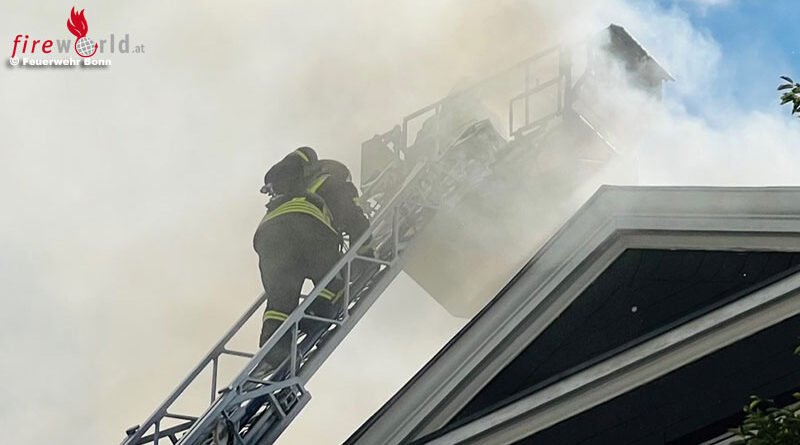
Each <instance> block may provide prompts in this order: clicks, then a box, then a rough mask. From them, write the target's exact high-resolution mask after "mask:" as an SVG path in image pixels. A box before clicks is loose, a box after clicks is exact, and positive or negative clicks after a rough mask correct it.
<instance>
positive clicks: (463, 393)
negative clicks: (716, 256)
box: [348, 187, 800, 443]
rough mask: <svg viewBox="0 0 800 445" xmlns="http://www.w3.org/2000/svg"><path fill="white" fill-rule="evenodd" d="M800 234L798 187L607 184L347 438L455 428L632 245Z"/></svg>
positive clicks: (700, 244) (783, 244)
mask: <svg viewBox="0 0 800 445" xmlns="http://www.w3.org/2000/svg"><path fill="white" fill-rule="evenodd" d="M798 233H800V189H796V188H705V187H704V188H696V187H603V188H601V189H600V190H599V191H598V192H597V193H596V194H595V196H594V197H593V198H592V199H590V200H589V202H588V203H587V204H586V205H584V207H583V208H582V209H581V210H580V211H579V212H578V213H577V214H576V215H575V216H574V217H573V218H572V219H571V220H570V221H569V222H568V223H567V224H566V225H565V226H564V227H563V228H562V229H561V230H560V231H559V232H558V233H557V234H556V235H555V236H554V237H553V238H552V239H551V240H550V241H549V242H548V243H547V244H546V245H545V246H544V247H543V248H542V249H541V250H540V251H539V252H538V253H537V255H536V256H535V257H534V258H533V259H532V260H531V261H530V262H529V263H528V264H527V265H526V266H525V267H524V268H523V269H522V270H521V271H520V272H519V273H518V274H517V275H516V276H515V278H514V279H513V280H512V281H511V282H510V283H509V284H508V285H507V286H506V287H505V288H504V289H503V291H502V292H501V293H500V294H498V296H497V297H495V299H493V300H492V302H491V303H490V304H489V305H487V306H486V307H485V308H484V310H483V311H481V313H480V314H479V315H478V316H476V317H475V318H474V319H473V320H472V321H471V322H470V323H469V324H468V325H467V326H466V327H465V328H464V329H463V330H462V331H461V332H460V333H459V334H458V335H457V336H456V337H455V338H454V339H453V340H451V342H450V343H448V345H446V346H445V348H444V349H443V350H442V351H440V353H439V354H437V356H436V357H434V359H433V360H431V362H429V363H428V365H426V366H425V368H423V369H422V370H421V371H420V372H419V373H418V374H417V375H416V376H415V377H414V378H413V379H412V380H411V381H410V382H409V383H408V384H407V385H406V386H405V387H404V388H403V389H401V391H400V392H398V393H397V394H396V395H395V396H394V397H393V398H392V400H390V401H389V402H388V403H387V404H386V405H385V406H384V407H383V408H382V409H381V410H380V411H379V412H378V413H376V415H374V416H373V417H372V418H371V419H370V420H369V421H368V422H367V423H366V424H365V425H364V426H362V428H360V429H359V431H357V432H356V433H355V434H354V435H353V436H352V437H351V438H350V440H349V441H348V443H401V442H405V441H409V440H413V439H414V438H418V437H422V436H425V435H427V434H429V433H431V432H433V431H436V430H438V429H439V428H441V427H442V426H444V425H446V424H447V423H448V422H450V421H451V420H452V419H453V418H454V417H455V416H456V415H457V413H458V412H459V411H461V410H462V409H463V408H464V407H465V406H467V404H468V403H469V401H470V400H472V399H473V398H474V397H475V395H476V394H478V393H479V392H480V391H481V389H482V388H484V387H485V386H486V385H487V384H488V383H489V382H491V381H492V379H493V378H494V377H495V376H497V375H498V374H499V373H500V372H501V371H502V370H503V369H504V368H505V367H506V366H507V365H508V364H509V363H512V362H513V360H514V358H515V357H517V356H518V355H519V354H520V352H522V351H523V350H525V348H526V347H528V346H529V345H530V344H531V342H532V341H533V340H534V339H536V338H539V336H540V335H542V333H543V332H544V331H545V330H546V329H547V328H548V327H549V326H551V325H552V324H553V323H554V322H555V321H556V320H557V319H558V318H559V315H560V314H561V313H562V312H564V310H565V309H566V308H568V307H569V306H570V305H571V304H572V302H573V301H575V299H576V298H577V297H578V296H579V295H580V294H581V293H583V292H584V291H585V290H586V289H587V288H588V287H589V286H590V285H591V284H592V283H593V282H594V281H595V279H596V278H597V277H599V276H600V275H601V274H602V272H603V271H604V270H606V269H607V268H608V266H609V265H611V264H612V263H613V262H614V261H615V260H616V259H617V258H618V257H620V256H621V255H622V254H623V252H625V251H627V250H630V249H690V250H703V251H709V250H719V251H782V252H799V251H800V240H799V239H798V236H797V234H798ZM792 283H794V282H792ZM793 286H794V284H793ZM787 316H788V315H787ZM714 320H715V319H714V318H713V317H712V318H711V319H710V321H709V319H706V318H703V319H701V320H699V321H698V323H700V322H702V323H712V324H713V323H714ZM687 329H688V328H687ZM692 332H694V331H687V333H686V334H687V335H690V334H691V335H693V334H692ZM648 347H650V348H652V345H651V344H647V345H644V346H643V348H644V349H641V348H640V351H639V352H640V353H641V351H642V350H643V351H648V349H647V348H648ZM634 352H635V351H634ZM620 359H621V358H620ZM578 377H581V376H578ZM578 377H576V378H578ZM581 378H584V377H581ZM573 380H574V379H573ZM566 383H569V382H565V383H564V384H566ZM560 385H561V383H560ZM559 387H561V386H559ZM557 389H558V388H554V389H552V391H556V390H557ZM545 396H546V395H542V396H541V397H545Z"/></svg>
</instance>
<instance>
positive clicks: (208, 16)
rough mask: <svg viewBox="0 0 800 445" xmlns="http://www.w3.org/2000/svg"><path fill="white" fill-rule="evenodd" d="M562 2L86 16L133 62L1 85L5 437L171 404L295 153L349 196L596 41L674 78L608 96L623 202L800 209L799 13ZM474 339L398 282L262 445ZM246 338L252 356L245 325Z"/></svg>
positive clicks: (105, 6)
mask: <svg viewBox="0 0 800 445" xmlns="http://www.w3.org/2000/svg"><path fill="white" fill-rule="evenodd" d="M566 3H567V2H562V1H558V0H547V1H544V0H541V1H538V0H537V1H534V0H499V1H496V2H469V1H463V0H409V1H405V2H375V1H372V0H351V1H332V0H311V1H308V2H294V1H289V0H274V1H258V2H255V1H253V2H245V1H240V2H229V3H224V4H222V3H219V2H210V1H205V0H200V1H197V2H192V3H191V4H188V3H186V4H179V3H175V2H172V3H165V2H158V1H155V0H140V1H137V2H135V3H132V2H121V3H109V2H100V1H97V0H87V1H84V2H81V3H80V4H76V5H75V6H77V7H78V8H85V9H86V18H87V20H88V23H89V36H90V37H93V38H94V39H95V40H99V39H103V38H107V37H106V36H107V35H108V34H110V33H115V34H116V35H117V36H121V35H124V34H129V35H130V41H131V44H132V45H135V44H143V45H144V48H145V51H144V53H140V54H114V55H113V56H109V57H110V58H111V60H112V66H110V67H106V68H92V69H89V68H74V69H72V68H32V67H20V66H16V67H12V66H10V65H9V64H6V63H4V64H3V66H2V67H0V98H2V100H1V101H0V129H2V130H3V134H4V141H3V142H2V144H0V202H2V203H3V208H2V210H0V302H2V307H3V310H2V311H0V354H2V356H3V360H2V363H1V364H0V382H2V384H0V401H2V402H3V403H1V404H0V426H1V427H2V428H3V431H4V438H5V439H6V440H7V441H8V442H10V443H21V444H38V443H45V442H50V441H52V437H53V436H54V434H59V435H60V437H59V439H60V440H59V441H58V442H59V443H63V444H65V445H72V444H79V443H80V444H85V443H118V442H120V441H121V439H122V435H123V431H124V430H125V429H126V428H127V427H129V426H131V425H133V424H136V423H138V422H140V421H141V420H143V419H144V418H145V417H146V416H147V415H148V414H149V413H150V412H151V411H152V410H153V409H154V408H155V407H156V406H157V404H158V403H160V402H161V401H162V400H163V399H164V397H166V395H167V394H168V392H169V391H170V390H171V389H172V388H173V387H174V386H175V385H176V384H177V383H178V382H179V381H180V380H181V379H182V378H183V377H184V375H185V374H186V373H187V372H188V370H189V368H190V367H192V366H193V365H194V364H195V363H196V361H197V360H198V359H199V358H200V357H202V356H203V355H204V354H205V353H206V352H207V350H208V348H209V346H210V345H211V344H212V343H213V342H215V341H216V340H217V339H218V338H219V337H220V335H221V334H222V333H223V332H224V331H225V330H226V329H227V327H228V326H229V325H230V324H231V323H232V322H233V320H235V319H236V318H237V317H238V315H239V314H240V313H241V311H242V310H243V309H244V308H246V307H247V306H248V305H249V304H250V303H251V302H252V301H253V299H255V298H256V296H257V295H258V294H259V292H260V291H261V289H260V280H259V277H258V271H257V262H256V256H255V253H254V252H253V249H252V234H253V231H254V230H255V227H256V225H257V223H258V221H260V219H261V217H262V216H263V212H264V200H263V197H262V196H261V195H260V194H259V193H258V189H259V188H260V186H261V180H262V178H263V173H264V171H265V170H266V168H267V167H268V166H269V165H271V164H272V163H274V162H276V161H277V160H279V159H280V158H281V157H283V156H284V155H285V153H286V152H288V151H289V150H291V149H293V148H294V147H296V146H299V145H311V146H314V147H316V148H317V150H318V151H319V152H320V154H321V155H322V156H323V157H333V158H337V159H340V160H342V161H343V162H345V163H346V164H347V165H349V166H350V167H351V169H352V170H353V172H354V176H356V178H358V176H359V158H360V144H361V142H362V141H364V140H365V139H368V138H370V137H371V136H372V135H374V134H376V133H381V132H384V131H386V130H388V129H390V128H391V127H392V126H393V125H395V124H396V123H398V122H399V120H400V119H401V118H402V117H403V116H405V115H407V114H409V113H411V112H413V111H414V110H416V109H419V108H421V107H423V106H425V105H427V104H429V103H431V102H434V101H435V100H437V99H439V98H441V97H443V96H444V95H446V94H447V93H448V92H449V91H451V90H452V88H453V86H454V85H463V84H464V82H469V81H471V80H476V79H480V78H482V77H484V76H487V75H490V74H492V73H495V72H497V71H499V70H501V69H503V68H505V67H508V66H511V65H513V64H514V63H515V62H517V61H518V60H520V59H522V58H524V57H526V56H528V55H531V54H534V53H536V52H537V51H539V50H541V49H542V48H546V47H549V46H551V45H554V44H557V43H559V42H563V41H574V40H575V39H579V38H582V37H585V36H586V35H587V34H591V33H594V32H596V31H597V30H599V29H601V28H603V27H605V26H608V24H610V23H617V24H620V25H623V26H625V27H626V29H628V30H629V31H630V33H631V34H632V35H633V36H634V37H636V39H637V40H638V41H639V42H641V43H642V44H643V45H644V46H645V47H646V48H647V49H648V51H649V52H650V53H651V54H652V55H653V56H654V57H655V58H656V59H657V60H658V61H659V62H660V63H661V64H662V65H664V66H665V67H666V68H667V69H668V70H669V71H670V73H672V75H673V76H674V77H675V79H676V81H675V82H674V83H672V84H670V85H668V87H667V90H666V94H665V97H664V100H663V102H661V103H653V102H652V101H650V100H648V99H647V98H643V97H641V95H639V94H637V93H636V92H635V91H628V90H623V91H617V93H618V94H617V95H616V96H615V97H616V99H617V101H616V103H615V105H616V107H617V108H616V113H615V114H614V117H613V122H610V123H611V124H613V126H614V128H616V129H618V130H619V129H622V133H624V134H618V136H619V137H620V138H621V139H624V140H626V141H627V147H626V150H627V152H629V153H632V154H635V156H633V157H634V158H635V159H636V165H635V167H634V168H635V173H636V176H638V178H639V179H638V181H639V183H641V184H650V185H697V184H702V185H800V179H798V178H797V174H796V172H797V171H798V169H800V153H798V147H800V121H798V119H795V118H791V117H790V116H789V113H788V110H787V109H786V108H781V107H779V106H778V104H777V97H778V94H777V91H775V88H776V86H777V84H778V83H779V79H778V76H780V75H783V74H788V75H793V76H794V77H800V62H798V60H800V57H798V54H797V51H798V42H800V31H798V30H797V29H796V27H795V29H793V28H792V24H796V23H797V22H798V4H797V1H794V2H791V1H771V2H762V4H769V5H770V7H769V8H766V7H760V6H759V3H758V2H755V1H737V0H729V1H720V0H716V1H714V0H705V1H699V0H698V1H689V0H683V1H676V2H663V1H633V0H630V1H626V0H603V1H597V0H577V1H575V2H569V4H566ZM72 6H73V5H72V4H67V3H64V2H61V1H56V0H35V1H29V2H24V3H21V4H11V3H8V2H6V3H4V4H3V6H0V10H2V12H3V17H4V18H5V20H4V21H3V23H1V24H0V42H5V43H4V44H0V48H6V50H7V51H8V53H7V54H6V56H9V55H10V52H11V50H12V45H13V43H12V42H13V39H14V37H15V36H16V35H18V34H26V35H30V36H33V37H34V38H42V39H47V38H53V39H62V38H71V36H70V35H69V34H68V32H67V30H66V26H65V22H66V19H67V17H68V13H69V9H70V8H71V7H72ZM781 23H784V24H785V26H780V24H781ZM6 56H4V57H6ZM621 145H624V144H621ZM590 188H591V187H587V188H586V189H587V190H582V191H581V193H579V194H576V196H575V198H574V201H575V203H579V202H581V200H583V199H585V198H586V197H587V196H588V195H590V194H591V191H592V190H590ZM568 207H570V206H565V208H564V209H561V210H560V211H559V212H555V211H553V212H552V213H550V214H548V215H549V216H551V218H550V219H551V220H552V221H559V220H563V219H564V218H566V217H568V216H569V211H568V210H567V208H568ZM540 211H541V212H545V211H548V210H547V209H543V210H542V209H540ZM498 223H499V224H500V223H510V222H501V221H499V222H498ZM512 225H513V224H512ZM503 227H505V228H506V229H508V227H509V225H503ZM551 229H552V227H549V228H548V229H547V230H551ZM543 230H544V229H543ZM528 235H531V236H533V235H538V236H540V235H541V234H526V233H520V236H528ZM533 237H534V238H535V237H537V236H533ZM526 240H527V238H525V239H522V241H523V242H521V244H524V241H526ZM487 263H491V262H487ZM503 273H505V274H513V270H507V271H503ZM500 281H502V280H500ZM492 295H493V291H487V295H486V298H489V297H491V296H492ZM464 323H465V320H464V319H461V318H455V317H453V316H451V315H450V314H448V313H447V312H446V311H445V310H444V309H443V308H442V307H441V306H439V304H438V303H436V301H434V300H433V299H432V298H431V297H430V296H429V295H427V294H426V293H425V291H423V290H422V289H421V288H420V287H419V286H418V285H417V284H416V283H414V281H413V280H412V279H410V278H409V277H408V276H407V275H401V276H400V277H398V279H397V281H396V282H395V283H393V284H392V286H391V287H390V288H389V289H387V291H386V292H385V293H384V295H382V296H381V298H380V300H379V301H378V302H377V303H376V304H375V306H374V307H373V308H372V309H371V310H370V312H369V313H368V314H367V315H366V316H365V317H364V319H363V320H362V321H361V323H360V324H359V325H358V326H357V327H356V328H355V329H354V330H353V331H352V333H351V334H350V336H349V337H348V339H347V340H346V341H345V342H344V343H343V344H342V345H341V346H340V347H339V349H338V350H337V351H336V352H335V353H334V354H333V355H332V356H331V358H330V359H329V360H328V362H326V364H325V365H324V366H323V368H322V369H321V370H320V371H319V373H318V374H317V375H316V376H315V377H314V379H313V380H312V381H311V382H310V384H309V388H310V390H311V392H312V394H313V396H314V398H313V399H312V401H311V403H310V404H309V405H308V406H307V407H306V408H305V410H304V411H303V413H302V414H301V415H300V417H299V418H298V419H297V420H296V421H295V422H294V423H293V424H292V426H291V427H290V428H289V430H287V432H286V434H285V435H284V436H283V437H282V438H281V440H280V441H279V442H278V443H279V444H281V445H292V444H305V443H340V442H341V441H342V440H344V439H345V438H346V437H348V436H349V434H350V433H352V432H353V431H354V430H355V429H356V428H357V427H358V426H359V425H360V424H361V423H362V422H363V421H364V420H365V419H366V418H367V417H368V416H369V415H370V414H372V413H373V412H374V411H375V410H377V409H378V408H379V407H380V406H381V405H382V404H383V402H385V401H386V400H387V399H388V398H389V397H390V396H391V395H392V394H393V393H394V392H395V391H396V390H397V389H398V388H400V387H401V386H402V385H403V384H404V383H405V382H406V381H407V380H408V379H409V378H410V377H411V376H412V375H413V374H414V373H415V372H416V371H417V370H418V369H419V368H420V367H421V366H422V365H423V364H424V363H425V362H426V361H427V360H428V359H429V358H430V357H432V356H433V354H434V353H435V352H436V351H437V350H438V349H439V348H441V347H442V346H443V345H444V344H445V343H446V341H447V340H448V339H449V338H451V337H452V335H453V334H454V333H456V332H457V331H458V329H459V328H460V327H461V326H462V325H463V324H464ZM243 335H244V336H243V338H242V339H240V341H239V343H237V345H238V346H241V347H242V348H250V347H253V346H255V342H256V341H257V337H258V326H249V327H248V328H247V329H246V332H244V333H243ZM226 366H227V365H226ZM236 366H237V364H236V363H233V364H231V365H230V366H228V368H229V369H227V370H228V371H229V372H231V373H232V372H235V371H236V369H235V367H236ZM228 375H230V374H228ZM203 394H205V392H204V393H203Z"/></svg>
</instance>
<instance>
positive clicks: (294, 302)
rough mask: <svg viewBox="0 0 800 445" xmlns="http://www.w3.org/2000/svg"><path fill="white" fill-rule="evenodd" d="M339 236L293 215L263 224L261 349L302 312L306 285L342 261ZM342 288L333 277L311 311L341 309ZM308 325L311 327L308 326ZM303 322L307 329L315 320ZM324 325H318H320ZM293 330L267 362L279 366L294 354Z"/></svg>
mask: <svg viewBox="0 0 800 445" xmlns="http://www.w3.org/2000/svg"><path fill="white" fill-rule="evenodd" d="M340 241H341V239H340V237H339V236H338V235H337V234H336V233H334V232H333V231H332V230H331V229H330V227H328V226H326V225H325V224H323V223H322V222H320V221H318V220H317V219H315V218H314V217H313V216H309V215H306V214H302V213H288V214H285V215H281V216H278V217H276V218H274V219H272V220H269V221H266V222H264V223H262V224H261V226H259V228H258V230H257V231H256V235H255V238H254V240H253V244H254V247H255V249H256V252H257V253H258V257H259V268H260V270H261V281H262V283H263V285H264V291H265V292H266V296H267V309H266V311H265V312H264V318H263V326H262V328H261V339H260V342H259V345H260V346H263V345H264V343H266V342H267V340H269V338H270V336H271V335H272V333H273V332H275V331H276V330H277V329H278V327H279V326H280V325H281V323H283V321H284V320H286V318H287V317H288V316H289V315H290V314H291V313H292V311H293V310H294V309H295V308H297V306H298V304H299V300H300V292H301V289H302V287H303V282H304V281H305V280H306V279H310V280H311V281H312V282H314V284H315V285H316V283H318V282H319V281H320V280H321V279H322V278H324V277H325V275H326V274H327V273H328V272H329V271H330V270H331V268H332V267H333V266H334V265H335V264H336V262H337V261H338V260H339V258H340V257H341V254H340V249H339V247H340ZM342 288H343V282H342V280H341V279H340V278H338V277H337V278H334V279H333V280H332V281H331V282H330V283H329V284H328V285H327V286H326V289H325V290H324V291H323V292H322V293H321V294H320V295H319V297H318V298H317V299H316V301H315V302H314V303H313V304H312V305H311V307H310V308H309V310H308V311H307V312H308V313H309V314H312V315H316V316H319V317H325V318H331V317H333V316H334V315H335V314H336V312H337V311H338V307H339V306H338V303H340V299H339V296H340V295H341V291H342ZM304 323H306V324H304ZM304 323H301V324H300V329H301V330H305V329H307V328H309V327H310V325H313V324H314V323H315V322H313V321H307V322H304ZM317 325H319V323H317ZM290 341H291V330H290V331H289V332H287V335H286V336H284V337H283V338H282V339H281V341H280V342H279V343H278V347H277V348H275V349H273V351H274V352H273V353H271V354H268V355H267V358H266V362H267V363H268V364H269V365H272V366H273V367H274V366H277V365H279V364H280V362H281V361H282V360H283V359H284V358H286V357H287V355H288V353H289V350H290Z"/></svg>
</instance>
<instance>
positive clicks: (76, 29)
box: [67, 6, 99, 57]
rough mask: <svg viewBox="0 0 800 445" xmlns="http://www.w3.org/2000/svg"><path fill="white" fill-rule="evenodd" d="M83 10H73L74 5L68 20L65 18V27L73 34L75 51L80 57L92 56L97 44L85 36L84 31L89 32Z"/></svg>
mask: <svg viewBox="0 0 800 445" xmlns="http://www.w3.org/2000/svg"><path fill="white" fill-rule="evenodd" d="M83 11H85V9H81V12H75V7H74V6H73V7H72V11H70V13H69V16H70V17H69V20H67V29H69V32H71V33H72V34H73V35H74V36H75V52H76V53H78V55H79V56H81V57H92V56H93V55H94V53H96V52H97V47H98V46H99V45H98V44H97V43H94V42H93V41H92V39H90V38H88V37H86V33H87V32H89V24H88V23H86V17H84V16H83Z"/></svg>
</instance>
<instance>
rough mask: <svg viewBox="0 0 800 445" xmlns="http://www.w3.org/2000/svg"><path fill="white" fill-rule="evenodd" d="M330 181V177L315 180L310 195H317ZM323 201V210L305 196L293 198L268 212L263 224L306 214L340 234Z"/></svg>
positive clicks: (309, 188) (309, 187)
mask: <svg viewBox="0 0 800 445" xmlns="http://www.w3.org/2000/svg"><path fill="white" fill-rule="evenodd" d="M326 179H328V175H322V176H320V177H319V178H317V179H315V180H314V181H313V182H312V183H311V185H309V186H308V188H307V189H306V191H307V192H308V193H310V194H315V193H316V191H317V190H319V188H320V187H321V186H322V184H323V183H325V180H326ZM320 201H322V208H320V207H319V206H317V205H315V204H313V203H311V202H309V201H308V198H307V197H305V196H298V197H296V198H292V199H290V200H288V201H286V202H284V203H283V204H281V205H279V206H278V207H276V208H275V209H274V210H270V211H269V212H267V214H266V216H264V219H263V220H262V221H261V223H262V224H263V223H265V222H267V221H269V220H271V219H274V218H277V217H278V216H281V215H285V214H287V213H304V214H306V215H309V216H313V217H314V218H316V219H317V220H319V221H320V222H321V223H323V224H325V225H326V226H328V228H330V229H331V230H332V231H333V232H334V233H337V234H338V233H339V232H338V231H337V230H336V229H334V228H333V221H332V218H331V213H330V210H328V207H327V206H326V205H325V203H324V200H322V198H320Z"/></svg>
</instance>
